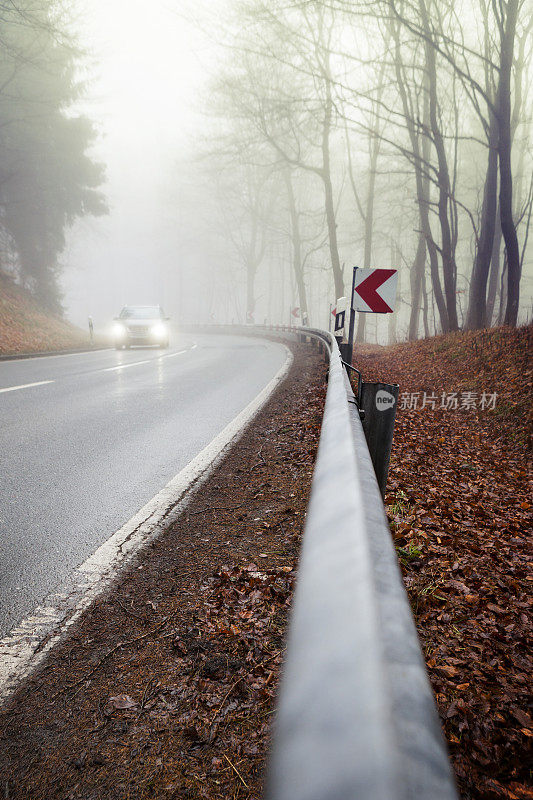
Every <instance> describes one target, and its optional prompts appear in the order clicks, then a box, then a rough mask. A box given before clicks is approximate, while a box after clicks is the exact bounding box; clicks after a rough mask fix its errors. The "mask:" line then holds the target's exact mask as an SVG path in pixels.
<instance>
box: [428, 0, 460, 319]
mask: <svg viewBox="0 0 533 800" xmlns="http://www.w3.org/2000/svg"><path fill="white" fill-rule="evenodd" d="M419 10H420V16H421V18H422V24H423V26H424V30H425V33H426V36H427V37H430V36H431V28H430V25H429V17H428V13H427V8H426V4H425V0H419ZM425 54H426V70H427V76H428V84H429V85H428V91H429V118H430V125H431V133H432V138H433V144H434V146H435V151H436V153H437V162H438V189H439V199H438V217H439V223H440V230H441V239H442V242H441V245H442V270H443V277H444V294H445V297H446V310H447V314H448V329H449V330H451V331H456V330H458V328H459V324H458V320H457V307H456V295H455V290H456V283H457V265H456V263H455V253H454V251H453V246H452V232H451V226H450V220H449V217H448V206H449V203H450V201H451V182H450V173H449V170H448V161H447V157H446V148H445V146H444V139H443V136H442V132H441V129H440V123H439V104H438V97H437V65H436V58H435V49H434V48H433V46H432V44H431V43H430V42H429V41H426V43H425Z"/></svg>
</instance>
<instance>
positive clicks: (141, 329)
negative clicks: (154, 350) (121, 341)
mask: <svg viewBox="0 0 533 800" xmlns="http://www.w3.org/2000/svg"><path fill="white" fill-rule="evenodd" d="M149 330H150V328H149V327H148V326H147V325H146V326H145V325H136V326H135V327H134V328H133V327H132V328H128V333H129V335H130V336H146V335H147V334H148V332H149Z"/></svg>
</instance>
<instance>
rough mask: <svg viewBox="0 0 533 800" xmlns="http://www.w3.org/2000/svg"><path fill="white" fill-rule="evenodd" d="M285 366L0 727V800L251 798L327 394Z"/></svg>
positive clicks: (258, 779)
mask: <svg viewBox="0 0 533 800" xmlns="http://www.w3.org/2000/svg"><path fill="white" fill-rule="evenodd" d="M294 351H295V361H294V364H293V366H292V369H291V373H290V376H289V379H288V380H287V381H285V382H284V384H283V385H282V386H281V387H280V388H279V389H278V390H277V391H276V393H275V395H274V396H273V398H272V399H271V400H270V402H269V403H268V404H267V406H266V407H265V408H264V409H263V411H262V412H261V413H260V415H259V416H258V418H257V419H256V421H255V423H254V424H253V426H252V427H251V428H250V429H249V430H248V431H247V432H246V433H245V434H244V436H243V438H242V439H241V440H240V442H239V443H238V444H237V445H236V446H235V447H234V448H233V450H232V451H231V452H230V453H229V455H228V456H227V457H226V458H225V460H224V461H223V462H222V463H221V465H220V466H219V467H218V468H217V469H216V471H215V472H214V473H213V475H212V477H211V478H210V480H209V481H208V482H207V483H206V484H205V485H204V486H203V487H202V488H201V490H200V491H199V493H198V495H197V496H195V497H194V499H193V500H192V502H191V503H190V504H189V506H188V507H187V509H186V510H185V511H184V513H183V514H182V516H181V517H180V518H179V519H178V520H177V521H176V522H175V523H174V524H173V525H172V527H171V529H170V530H168V531H167V532H166V533H165V534H164V535H163V536H161V537H160V538H159V539H158V540H157V541H156V542H155V543H153V544H152V545H151V546H150V547H149V548H147V549H146V550H145V551H144V552H143V553H142V554H141V555H140V556H139V557H138V558H137V559H136V561H135V562H134V563H133V564H132V566H131V568H130V569H129V570H128V572H127V573H126V575H125V576H124V578H123V579H122V580H121V581H120V583H119V584H118V585H117V586H116V587H115V588H114V589H113V590H112V591H111V592H110V593H109V595H108V596H106V597H105V598H103V599H100V600H99V601H98V602H96V603H95V604H94V605H93V606H92V607H91V608H90V609H89V611H88V612H87V613H86V614H85V616H84V617H83V619H82V621H81V622H80V624H79V625H78V626H77V627H76V629H75V630H74V631H73V632H72V633H71V634H70V635H69V637H68V638H67V639H66V640H64V641H63V642H62V643H61V644H60V645H58V646H57V647H56V648H55V649H54V650H53V651H52V653H51V654H50V656H49V657H48V658H47V660H46V661H45V662H44V664H43V665H42V667H41V668H40V669H39V671H38V672H37V673H36V674H35V675H34V676H33V677H32V678H31V680H29V681H28V682H27V683H26V684H25V685H23V686H22V687H21V688H20V690H19V691H18V693H17V694H16V695H15V696H14V697H13V698H12V700H11V701H10V703H9V704H8V706H7V707H6V708H5V709H4V710H3V711H2V712H0V775H1V776H2V785H1V791H2V795H3V796H5V797H6V798H10V799H11V800H13V799H14V798H20V799H21V800H22V798H24V799H25V800H55V799H56V798H57V799H58V800H59V798H60V799H61V800H67V799H68V800H77V798H80V800H81V799H82V798H83V800H100V799H101V800H103V799H104V798H105V799H106V800H119V799H120V800H122V799H123V798H124V799H125V798H129V799H130V800H134V798H135V799H137V798H138V800H141V799H144V798H167V797H168V798H190V799H191V800H192V798H199V797H206V798H259V797H260V796H261V787H262V774H263V768H264V762H265V755H266V751H267V747H268V740H269V730H270V724H271V720H272V714H273V710H274V697H275V692H276V686H277V681H278V676H279V670H280V664H281V660H282V655H283V646H284V645H283V641H284V633H285V628H286V624H287V616H288V611H289V604H290V598H291V594H292V586H293V582H294V575H295V563H296V558H297V553H298V549H299V541H300V536H301V532H302V526H303V522H304V517H305V511H306V507H307V501H308V496H309V489H310V483H311V477H312V471H313V464H314V460H315V455H316V449H317V445H318V438H319V432H320V424H321V419H322V410H323V402H324V398H325V388H326V386H325V375H326V365H325V364H324V362H323V359H321V358H319V356H318V355H317V354H316V352H315V351H312V350H310V348H309V347H303V346H301V347H300V346H295V348H294Z"/></svg>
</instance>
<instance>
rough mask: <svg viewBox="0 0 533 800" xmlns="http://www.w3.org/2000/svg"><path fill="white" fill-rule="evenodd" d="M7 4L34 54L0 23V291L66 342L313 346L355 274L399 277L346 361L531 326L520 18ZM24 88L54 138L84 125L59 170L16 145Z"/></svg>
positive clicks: (526, 39) (428, 8)
mask: <svg viewBox="0 0 533 800" xmlns="http://www.w3.org/2000/svg"><path fill="white" fill-rule="evenodd" d="M25 2H26V3H27V5H28V8H30V9H31V14H29V15H28V14H27V15H26V17H25V21H24V24H25V25H27V26H28V28H29V29H30V32H31V31H33V32H35V30H40V31H41V32H40V34H39V35H40V38H41V39H42V40H43V41H42V42H40V44H39V49H38V50H36V48H35V46H34V45H32V44H30V43H29V42H30V41H31V40H30V39H28V40H23V44H22V45H21V34H20V19H18V18H17V13H18V12H17V11H13V10H11V11H6V10H4V11H3V12H2V13H3V14H5V15H6V19H7V21H8V23H10V24H11V25H12V34H11V39H12V41H10V42H9V44H10V47H11V49H9V48H6V50H5V54H4V62H3V64H2V67H3V69H4V70H5V74H8V71H9V69H11V68H12V67H13V65H14V67H15V68H16V70H18V71H19V72H20V74H21V79H20V87H18V89H19V95H20V96H19V97H17V98H16V102H14V101H13V95H7V94H6V93H5V92H4V95H0V101H1V102H2V103H3V106H2V110H4V109H6V110H7V112H8V114H9V113H11V114H12V116H13V122H12V124H11V128H12V129H13V131H14V133H13V135H12V140H11V141H9V142H8V144H7V145H6V146H5V147H4V151H3V152H4V157H5V170H4V171H2V172H1V174H2V175H4V172H5V174H7V176H8V177H7V179H4V178H3V179H2V180H3V183H2V186H3V187H4V186H7V189H5V190H4V195H5V196H3V198H2V203H3V207H4V208H5V212H4V214H3V217H2V236H3V240H4V242H5V243H4V261H3V268H4V269H5V270H7V271H11V272H12V273H13V274H14V275H15V276H17V278H18V279H19V280H20V281H21V282H22V283H24V284H25V285H27V286H28V287H29V288H31V289H32V290H33V291H35V293H36V295H37V296H38V297H39V298H40V299H42V301H43V302H45V303H46V304H48V305H49V306H50V307H52V308H54V307H57V308H59V304H61V305H62V307H63V309H64V311H65V314H66V316H67V317H68V318H69V319H71V320H72V321H73V322H75V323H76V324H78V325H80V326H82V327H85V326H86V322H87V317H88V315H91V316H92V317H93V318H94V321H95V325H96V327H97V328H99V327H104V326H106V325H107V324H108V323H109V322H110V320H111V319H112V317H113V316H115V315H116V314H117V313H118V311H119V310H120V308H121V307H122V306H123V305H124V304H141V303H146V304H153V303H160V304H162V305H163V307H164V308H165V311H166V312H167V313H168V314H170V315H171V316H172V317H173V319H174V320H175V321H176V322H178V323H179V322H191V321H197V322H206V321H221V322H241V323H242V322H246V321H247V322H249V323H250V322H255V323H263V322H269V323H270V322H273V323H278V322H283V323H286V322H288V321H289V320H292V321H293V322H301V321H302V320H303V319H304V318H305V319H307V320H308V321H309V322H310V324H313V325H318V326H321V327H325V326H327V325H328V324H329V322H330V319H331V317H330V308H331V307H334V306H335V304H336V300H337V298H338V297H340V296H344V295H347V294H348V293H349V287H350V283H351V272H352V267H354V266H359V267H374V266H375V267H391V266H392V267H394V268H397V269H399V270H400V281H399V286H400V289H399V296H398V303H397V311H396V313H395V314H394V315H393V318H391V317H389V318H385V317H382V318H380V319H378V318H377V317H376V316H369V315H360V317H359V331H358V338H359V339H360V340H362V339H365V338H366V339H367V340H368V339H370V340H372V341H379V342H381V343H386V342H387V341H394V340H396V339H403V338H411V339H413V338H416V337H417V336H421V335H431V334H433V333H439V332H441V331H447V330H456V329H458V328H462V327H469V328H476V327H484V326H487V325H488V326H490V325H491V324H492V325H494V324H502V323H504V322H505V323H506V324H510V325H515V324H516V323H517V322H518V323H523V322H525V321H527V320H528V319H530V317H531V303H532V287H533V280H532V271H533V250H532V244H531V242H532V237H530V236H529V227H530V221H531V211H532V206H533V183H532V181H531V173H532V157H531V152H532V150H531V118H532V115H531V101H532V90H531V86H532V85H533V81H531V74H532V71H533V67H532V47H531V22H530V15H528V3H527V2H526V0H509V2H507V3H504V4H503V6H500V7H496V6H495V5H491V4H490V3H487V2H486V1H485V0H462V2H461V3H460V4H458V3H455V4H454V3H451V2H449V0H413V2H406V0H405V1H404V0H402V2H400V0H398V2H393V0H375V1H372V0H368V1H367V2H365V1H364V0H361V1H360V2H358V3H349V2H346V0H334V2H331V3H327V4H326V3H323V2H320V0H316V2H310V3H306V4H302V5H294V4H292V3H289V2H286V0H271V2H268V3H264V2H261V0H246V2H240V3H239V2H235V0H219V2H216V3H213V2H204V3H190V2H188V0H183V1H182V2H176V1H175V0H155V1H154V2H152V3H151V4H150V7H149V10H147V6H146V4H145V3H143V2H140V0H132V1H131V2H128V3H127V5H126V4H125V3H123V2H119V0H76V2H75V3H74V5H73V6H72V7H71V8H69V9H68V11H67V12H66V16H67V18H66V19H65V15H64V11H61V9H62V8H63V7H62V6H61V4H58V3H56V2H53V1H52V0H25ZM14 8H15V7H14ZM498 8H499V10H498ZM58 9H59V11H58ZM54 10H55V12H56V13H57V15H58V16H57V22H56V17H55V16H54V15H53V12H54ZM458 12H460V13H458ZM43 14H44V15H45V18H46V20H47V22H46V28H43V23H42V19H43V18H44V17H42V16H40V15H43ZM9 15H11V17H12V19H11V18H10V16H9ZM32 15H33V16H32ZM46 15H48V16H46ZM50 15H51V16H50ZM495 15H496V16H495ZM498 15H500V16H498ZM497 16H498V18H497ZM500 17H501V18H500ZM48 20H52V22H49V21H48ZM53 26H56V27H53ZM506 26H507V27H506ZM500 29H501V30H504V29H505V30H506V31H507V38H505V40H504V39H499V38H498V30H500ZM43 30H44V33H43ZM67 32H68V35H67ZM70 34H73V35H75V38H76V48H77V50H76V56H75V58H72V56H71V55H70V53H71V52H72V50H71V49H70V40H68V36H70ZM58 36H59V38H61V37H65V42H66V44H65V43H64V42H62V44H61V46H64V47H65V52H64V53H63V54H62V55H61V49H60V48H59V50H58V47H57V41H58ZM47 37H48V38H47ZM509 42H512V48H513V58H514V66H513V68H512V69H511V70H510V71H509V72H508V73H506V72H505V64H506V63H508V61H507V60H506V59H507V56H508V53H507V52H506V50H505V48H507V47H508V46H509ZM13 43H15V44H16V45H17V48H18V49H15V48H14V46H13ZM428 43H431V44H428ZM32 48H33V50H32ZM24 49H26V50H29V51H31V54H32V57H33V62H29V61H26V64H27V63H30V64H31V66H30V67H27V66H25V67H24V68H22V67H21V66H20V63H19V62H20V57H19V56H20V53H19V50H20V51H21V52H24V51H25V50H24ZM80 49H81V52H80ZM58 52H59V53H60V55H61V58H62V59H63V61H64V62H65V63H67V67H66V69H65V68H64V67H63V68H62V69H56V64H55V60H59V62H60V63H61V64H62V63H63V62H62V61H61V58H59V59H58V55H57V54H58ZM484 53H489V56H490V58H489V59H487V58H486V57H485V56H484ZM487 65H488V67H487ZM43 66H44V73H45V74H47V73H49V74H48V75H47V77H46V78H45V79H44V80H45V82H46V81H49V83H50V86H48V85H45V86H44V88H43V87H40V88H39V91H41V92H42V93H44V94H43V95H42V96H43V97H44V100H45V102H46V103H48V105H49V108H50V109H51V111H50V114H52V115H53V116H52V120H53V123H54V125H59V127H60V129H61V126H63V127H65V128H69V125H68V122H69V120H72V121H73V122H75V121H76V119H78V117H80V118H87V120H86V122H83V121H80V126H81V127H79V130H78V129H77V128H76V127H75V126H74V128H73V127H72V126H70V128H69V130H68V131H67V133H66V134H64V133H62V135H63V136H65V135H66V139H65V141H66V145H64V148H65V147H66V152H67V156H66V157H65V164H66V166H64V165H63V164H62V163H61V162H62V159H63V155H62V151H61V144H60V143H61V141H62V139H61V137H57V136H56V137H55V138H54V139H53V142H48V141H45V144H46V147H45V146H44V145H43V142H42V140H43V136H44V139H45V140H46V139H47V137H48V133H46V131H48V130H49V126H48V127H46V128H45V127H44V126H43V127H41V128H39V125H38V124H35V123H30V124H27V125H26V126H25V127H21V126H20V124H19V123H20V119H19V118H20V110H19V108H18V106H17V103H18V104H19V105H21V106H22V108H23V110H24V112H25V113H26V114H27V115H28V119H31V114H30V112H32V113H33V111H34V108H35V104H36V98H35V96H34V95H35V92H36V88H31V87H36V86H37V84H38V80H37V70H38V68H39V69H41V72H40V76H42V75H43V72H42V67H43ZM32 70H33V72H32ZM26 73H27V74H26ZM10 80H11V78H8V83H9V81H10ZM506 81H507V82H506ZM58 83H59V85H60V89H61V92H60V102H59V104H58V103H57V100H56V92H57V85H58ZM78 83H81V85H82V87H83V91H82V92H81V93H80V92H78V91H77V90H76V88H75V87H76V85H77V84H78ZM28 87H29V88H28ZM47 92H48V94H47ZM39 102H40V103H41V105H42V98H39ZM15 112H17V113H15ZM17 115H18V116H17ZM498 121H499V122H498ZM17 125H18V126H19V128H18V129H17ZM498 125H499V126H500V127H499V129H498ZM21 135H22V139H21ZM17 137H18V138H17ZM70 140H72V152H71V151H70V150H69V146H70ZM21 141H22V144H21V143H20V142H21ZM58 143H59V144H58ZM24 148H25V150H24ZM40 149H42V150H43V153H42V157H41V156H40V155H39V150H40ZM19 151H23V157H24V158H26V161H27V163H28V164H29V165H30V166H28V167H27V169H26V170H22V171H21V173H20V175H19V174H18V172H17V169H15V171H14V172H13V173H12V175H13V176H14V177H11V173H10V172H9V169H10V168H12V165H13V163H15V162H16V159H17V158H20V156H19ZM51 151H52V152H51ZM32 159H33V160H34V161H35V163H34V164H33V166H32V163H33V161H32ZM40 163H46V164H47V165H48V166H49V167H50V173H49V175H48V177H47V178H46V180H44V179H42V177H41V172H42V170H41V169H40V167H39V164H40ZM99 165H101V166H99ZM2 167H3V164H0V168H2ZM26 173H27V174H26ZM63 173H65V174H63ZM511 179H512V181H511ZM47 181H48V182H47ZM41 183H42V186H41V185H40V184H41ZM36 186H37V190H38V191H37V195H38V200H37V201H34V200H33V198H32V196H31V195H32V191H34V190H35V187H36ZM21 197H22V200H23V204H25V209H24V213H23V214H21V213H20V207H21ZM58 198H59V199H58ZM65 198H66V199H65ZM50 200H52V202H50ZM104 203H105V204H107V210H108V213H103V212H104V210H105V209H104ZM52 207H53V208H56V207H57V210H58V214H57V219H55V221H54V220H52V222H50V220H49V216H50V215H49V213H48V211H49V209H50V208H52ZM41 225H44V227H45V228H46V227H47V226H48V227H50V232H51V233H50V232H49V231H48V230H46V232H45V233H46V237H47V238H46V241H47V248H45V249H44V250H43V246H42V245H43V238H42V236H41V237H40V235H39V233H38V229H39V226H41ZM63 239H64V240H65V241H64V246H63V241H62V240H63ZM58 281H59V286H58V285H57V283H58ZM365 328H366V330H365Z"/></svg>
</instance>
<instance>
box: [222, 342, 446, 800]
mask: <svg viewBox="0 0 533 800" xmlns="http://www.w3.org/2000/svg"><path fill="white" fill-rule="evenodd" d="M243 328H244V326H242V328H240V329H237V327H235V328H234V329H233V330H235V332H245V333H253V332H254V328H251V327H247V328H246V329H245V330H244V331H243ZM276 330H279V331H282V332H284V333H285V334H286V333H287V332H290V333H293V334H296V335H298V336H299V337H300V338H301V339H302V338H304V337H312V338H314V339H319V340H321V341H322V342H324V343H325V344H326V345H327V348H328V351H329V355H330V358H329V360H330V367H329V382H328V390H327V396H326V405H325V410H324V417H323V422H322V431H321V435H320V444H319V449H318V456H317V461H316V465H315V471H314V475H313V483H312V489H311V499H310V502H309V507H308V511H307V517H306V525H305V531H304V536H303V544H302V551H301V555H300V562H299V567H298V580H297V586H296V592H295V596H294V603H293V608H292V614H291V621H290V626H289V636H288V643H287V651H286V657H285V662H284V667H283V676H282V681H281V690H280V697H279V701H278V709H277V717H276V722H275V726H274V741H273V751H272V755H271V758H270V762H269V768H268V774H267V789H266V800H457V798H458V795H457V790H456V787H455V782H454V778H453V774H452V770H451V766H450V762H449V760H448V755H447V751H446V745H445V742H444V738H443V735H442V731H441V728H440V723H439V719H438V716H437V711H436V708H435V701H434V697H433V692H432V689H431V686H430V683H429V680H428V677H427V673H426V668H425V664H424V660H423V657H422V653H421V650H420V643H419V641H418V636H417V632H416V628H415V624H414V620H413V617H412V614H411V608H410V606H409V600H408V598H407V594H406V591H405V588H404V585H403V581H402V576H401V573H400V569H399V565H398V559H397V556H396V552H395V550H394V545H393V542H392V537H391V535H390V531H389V527H388V524H387V519H386V516H385V509H384V507H383V502H382V498H381V494H380V490H379V487H378V484H377V481H376V477H375V474H374V470H373V467H372V462H371V459H370V454H369V451H368V447H367V444H366V440H365V435H364V432H363V428H362V425H361V421H360V418H359V409H358V407H357V404H356V402H355V397H354V394H353V391H352V388H351V385H350V382H349V380H348V377H347V375H346V372H345V370H344V368H343V365H342V362H341V358H340V352H339V348H338V345H337V342H336V340H335V338H334V337H333V336H332V335H331V334H330V333H327V332H325V331H320V330H316V329H310V328H288V327H285V326H272V327H271V328H268V326H265V327H262V328H261V327H260V326H255V331H256V332H258V333H259V332H260V333H266V332H275V331H276Z"/></svg>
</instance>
